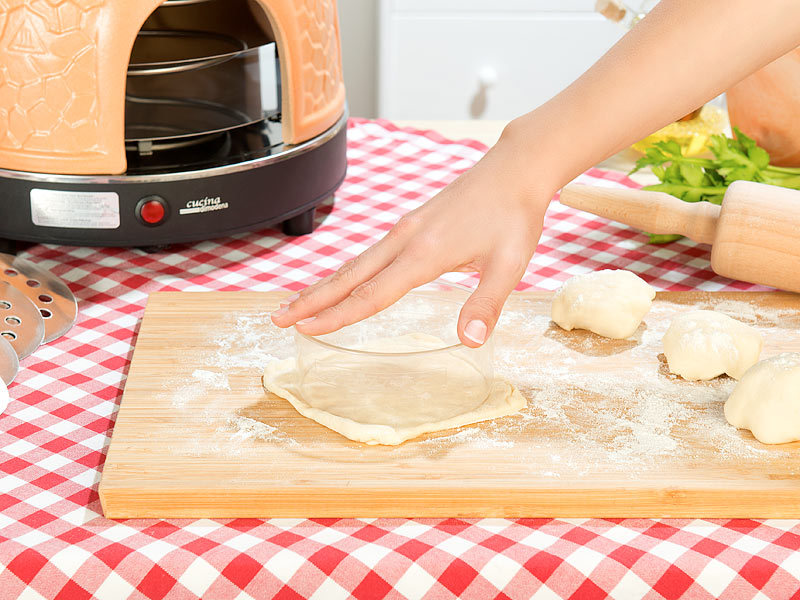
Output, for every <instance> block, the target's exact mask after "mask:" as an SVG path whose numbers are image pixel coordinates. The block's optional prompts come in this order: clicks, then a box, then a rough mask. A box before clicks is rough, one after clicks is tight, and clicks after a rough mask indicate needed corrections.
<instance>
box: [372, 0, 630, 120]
mask: <svg viewBox="0 0 800 600" xmlns="http://www.w3.org/2000/svg"><path fill="white" fill-rule="evenodd" d="M379 21H380V32H379V42H378V47H379V65H378V80H379V81H378V114H379V116H381V117H386V118H390V119H476V118H482V119H510V118H513V117H515V116H518V115H520V114H522V113H525V112H528V111H529V110H531V109H533V108H535V107H536V106H538V105H540V104H541V103H543V102H545V101H546V100H548V99H549V98H551V97H552V96H553V95H555V94H556V93H558V92H559V91H560V90H562V89H563V88H564V87H566V86H567V85H569V83H570V82H572V81H573V80H575V79H576V78H577V77H578V76H579V75H580V74H581V73H583V72H584V71H585V70H586V69H587V68H588V67H589V66H591V65H592V63H594V62H595V61H596V60H597V59H598V58H599V57H600V56H601V55H602V54H603V53H604V52H605V51H606V50H607V49H608V48H610V47H611V46H612V45H613V44H614V42H616V40H617V39H619V38H620V37H621V36H622V35H623V34H624V30H623V29H622V28H621V27H620V26H619V25H615V24H613V23H609V22H608V21H606V20H605V19H604V18H603V17H602V16H600V15H599V14H596V13H595V12H594V0H527V1H525V0H493V1H492V0H381V7H380V16H379Z"/></svg>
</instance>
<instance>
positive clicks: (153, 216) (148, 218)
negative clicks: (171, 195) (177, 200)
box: [139, 200, 167, 225]
mask: <svg viewBox="0 0 800 600" xmlns="http://www.w3.org/2000/svg"><path fill="white" fill-rule="evenodd" d="M166 213H167V211H166V209H165V208H164V205H163V204H161V202H159V201H158V200H149V201H147V202H145V203H144V204H142V208H141V209H140V210H139V215H140V216H141V217H142V221H144V222H145V223H150V224H151V225H156V224H157V223H161V221H163V220H164V215H165V214H166Z"/></svg>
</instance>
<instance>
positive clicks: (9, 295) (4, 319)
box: [0, 281, 44, 360]
mask: <svg viewBox="0 0 800 600" xmlns="http://www.w3.org/2000/svg"><path fill="white" fill-rule="evenodd" d="M0 337H2V338H4V339H5V340H6V341H7V342H8V343H9V344H11V347H12V348H13V349H14V351H15V352H16V353H17V357H18V358H19V359H20V360H21V359H23V358H25V357H26V356H29V355H31V354H33V351H34V350H36V349H37V348H38V347H39V346H40V345H41V344H42V341H43V340H44V319H43V318H42V315H41V313H40V312H39V309H38V308H37V307H36V305H35V304H34V303H33V302H31V301H30V300H29V299H28V298H27V297H26V296H25V294H23V293H22V292H20V291H19V290H18V289H17V288H15V287H13V286H12V285H11V284H9V283H8V282H6V281H0Z"/></svg>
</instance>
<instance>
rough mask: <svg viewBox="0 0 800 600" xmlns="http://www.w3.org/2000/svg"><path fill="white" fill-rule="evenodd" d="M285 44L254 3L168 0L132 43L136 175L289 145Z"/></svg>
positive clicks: (128, 113) (130, 108) (129, 147)
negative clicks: (285, 136) (284, 135)
mask: <svg viewBox="0 0 800 600" xmlns="http://www.w3.org/2000/svg"><path fill="white" fill-rule="evenodd" d="M280 85H281V83H280V67H279V57H278V50H277V44H276V43H275V37H274V35H273V32H272V28H271V26H270V23H269V20H268V18H267V16H266V13H265V11H264V10H263V8H262V7H261V6H260V5H259V4H258V3H257V2H256V1H254V0H166V1H165V2H164V3H163V4H162V5H161V6H160V7H159V8H158V9H156V10H155V11H154V12H153V14H152V15H151V16H150V17H149V18H148V20H147V21H146V22H145V24H144V26H143V27H142V29H141V31H140V32H139V35H138V36H137V38H136V41H135V43H134V46H133V51H132V53H131V60H130V64H129V66H128V77H127V85H126V92H125V151H126V157H127V160H128V171H127V172H128V174H129V175H135V174H148V173H156V172H157V173H168V172H176V171H191V170H196V169H205V168H209V167H213V166H221V165H225V164H231V163H233V162H242V161H246V160H250V159H253V158H258V157H262V156H266V155H269V154H271V153H272V152H273V151H276V150H277V149H278V148H279V147H280V146H281V145H282V139H281V128H280V121H281V118H280V117H281V89H280Z"/></svg>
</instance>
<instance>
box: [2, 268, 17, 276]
mask: <svg viewBox="0 0 800 600" xmlns="http://www.w3.org/2000/svg"><path fill="white" fill-rule="evenodd" d="M3 274H4V275H5V276H6V277H16V276H17V275H19V273H18V272H17V271H16V270H14V269H6V270H5V271H3Z"/></svg>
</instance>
